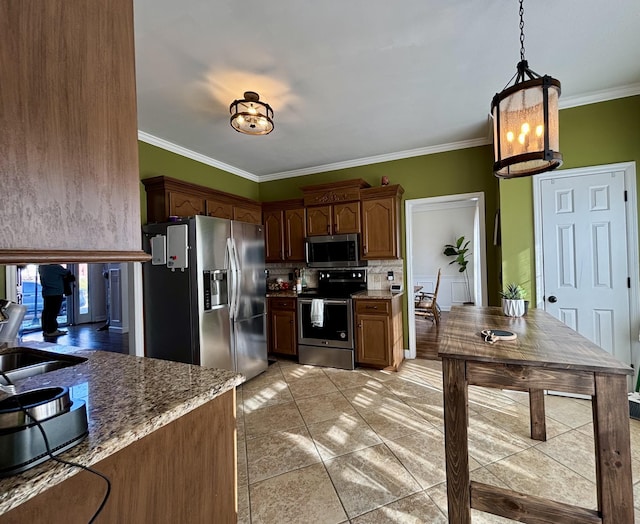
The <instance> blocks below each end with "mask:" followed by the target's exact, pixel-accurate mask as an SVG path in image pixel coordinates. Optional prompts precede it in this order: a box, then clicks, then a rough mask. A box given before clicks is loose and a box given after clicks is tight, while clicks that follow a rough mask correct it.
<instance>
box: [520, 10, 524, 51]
mask: <svg viewBox="0 0 640 524" xmlns="http://www.w3.org/2000/svg"><path fill="white" fill-rule="evenodd" d="M522 1H523V0H520V61H522V60H524V7H523V5H522Z"/></svg>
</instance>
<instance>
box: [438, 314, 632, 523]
mask: <svg viewBox="0 0 640 524" xmlns="http://www.w3.org/2000/svg"><path fill="white" fill-rule="evenodd" d="M487 329H490V330H496V329H497V330H507V331H511V332H512V333H515V334H516V335H517V338H516V339H515V340H510V341H506V340H499V341H495V342H494V343H489V342H486V341H485V337H483V336H482V334H481V332H482V331H483V330H487ZM441 340H442V343H441V347H440V350H439V352H438V355H439V356H440V357H441V358H442V374H443V395H444V423H445V455H446V470H447V498H448V509H449V522H450V523H455V524H469V523H470V522H471V508H474V509H478V510H481V511H485V512H489V513H494V514H496V515H501V516H503V517H507V518H511V519H514V520H518V521H520V522H532V523H542V522H548V523H553V524H576V523H592V524H595V523H601V524H632V523H633V521H634V511H633V489H632V479H631V450H630V444H629V404H628V397H627V391H628V376H629V375H631V374H632V373H633V369H632V368H631V367H630V366H628V365H626V364H624V363H622V362H620V361H619V360H617V359H616V358H614V357H613V356H612V355H611V354H609V353H607V352H606V351H604V350H602V349H601V348H599V347H598V346H596V345H595V344H593V343H592V342H590V341H589V340H587V339H586V338H584V337H583V336H581V335H580V334H578V333H577V332H575V331H574V330H572V329H571V328H569V327H568V326H566V325H565V324H563V323H562V322H560V321H559V320H557V319H556V318H554V317H552V316H551V315H549V314H548V313H546V312H545V311H543V310H539V309H530V310H529V312H528V313H527V315H526V316H524V317H520V318H511V317H506V316H504V314H503V312H502V309H501V308H496V307H472V306H455V307H453V308H452V310H451V313H450V314H449V316H448V318H447V321H446V323H445V324H444V331H443V334H442V339H441ZM469 385H478V386H485V387H492V388H500V389H510V390H519V391H527V392H528V393H529V406H530V420H531V438H532V439H536V440H546V426H545V408H544V398H545V395H544V392H545V390H552V391H559V392H568V393H579V394H582V395H589V396H591V399H592V407H593V431H594V438H595V450H594V451H595V459H596V486H597V509H596V510H593V509H588V508H583V507H579V506H573V505H571V504H566V503H562V502H558V501H554V500H550V499H545V498H542V497H537V496H533V495H528V494H525V493H519V492H516V491H512V490H509V489H505V488H500V487H497V486H491V485H489V484H483V483H480V482H474V481H471V480H470V478H469V455H468V424H469V414H468V386H469ZM570 451H571V450H568V452H570ZM549 482H553V479H549Z"/></svg>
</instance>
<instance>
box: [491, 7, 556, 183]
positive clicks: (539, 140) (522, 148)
mask: <svg viewBox="0 0 640 524" xmlns="http://www.w3.org/2000/svg"><path fill="white" fill-rule="evenodd" d="M522 1H523V0H520V62H519V63H518V66H517V72H516V74H515V75H514V76H513V77H512V78H511V80H513V79H514V78H515V82H514V84H513V85H512V86H511V87H509V83H510V82H511V80H509V83H507V86H505V88H504V90H503V91H502V92H501V93H497V94H496V95H495V96H494V97H493V101H492V102H491V116H492V118H493V148H494V159H495V161H494V164H493V171H494V173H495V175H496V176H497V177H499V178H516V177H522V176H530V175H535V174H537V173H544V172H545V171H551V170H552V169H555V168H556V167H559V166H560V165H562V154H561V153H560V151H559V149H560V145H559V144H560V139H559V134H560V130H559V126H558V99H559V98H560V82H559V81H558V80H556V79H555V78H551V77H550V76H548V75H545V76H542V77H541V76H540V75H539V74H537V73H535V72H534V71H532V70H531V69H529V64H528V63H527V61H526V60H525V58H524V19H523V14H524V9H523V7H522Z"/></svg>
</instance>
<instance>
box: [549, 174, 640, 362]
mask: <svg viewBox="0 0 640 524" xmlns="http://www.w3.org/2000/svg"><path fill="white" fill-rule="evenodd" d="M539 187H540V205H541V222H542V257H543V267H544V275H543V282H544V307H545V310H546V311H548V312H549V313H551V314H552V315H554V316H555V317H556V318H558V319H560V320H562V321H563V322H564V323H565V324H567V325H568V326H569V327H571V328H573V329H574V330H576V331H577V332H578V333H580V334H581V335H583V336H585V337H586V338H588V339H589V340H591V341H592V342H594V343H595V344H597V345H599V346H600V347H601V348H603V349H604V350H606V351H608V352H609V353H611V354H613V355H614V356H615V357H616V358H618V359H619V360H621V361H623V362H626V363H628V364H631V330H630V329H631V328H630V320H629V297H630V290H629V287H630V284H629V282H630V280H629V276H630V273H629V270H628V267H627V266H628V262H627V260H628V254H627V249H628V246H627V232H626V227H627V222H626V220H627V219H626V209H625V178H624V174H623V173H622V172H621V171H614V170H611V171H602V172H598V173H592V174H585V175H582V176H570V177H566V176H564V177H563V176H562V174H561V172H560V173H559V174H558V177H556V178H548V179H544V180H541V181H540V186H539Z"/></svg>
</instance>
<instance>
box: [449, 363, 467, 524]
mask: <svg viewBox="0 0 640 524" xmlns="http://www.w3.org/2000/svg"><path fill="white" fill-rule="evenodd" d="M442 378H443V395H444V444H445V455H446V463H447V501H448V507H449V522H450V523H451V524H470V523H471V493H470V480H469V451H468V449H469V446H468V436H467V431H468V422H469V414H468V392H467V379H466V373H465V361H464V360H458V359H447V358H443V359H442Z"/></svg>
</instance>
